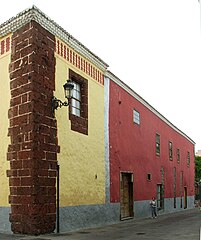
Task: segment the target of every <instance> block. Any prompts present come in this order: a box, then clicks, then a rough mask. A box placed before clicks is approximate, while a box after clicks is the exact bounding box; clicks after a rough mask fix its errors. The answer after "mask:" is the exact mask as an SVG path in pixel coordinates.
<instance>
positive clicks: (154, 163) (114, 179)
mask: <svg viewBox="0 0 201 240" xmlns="http://www.w3.org/2000/svg"><path fill="white" fill-rule="evenodd" d="M109 104H110V105H109V132H110V134H109V136H110V137H109V144H110V180H111V182H110V184H111V186H110V198H111V202H119V201H120V172H121V171H123V172H124V171H125V172H133V174H134V200H135V201H137V200H148V199H150V198H151V197H152V196H153V195H156V184H161V183H162V174H161V167H164V172H165V198H173V197H174V167H176V179H177V183H176V192H177V197H179V196H180V172H181V171H183V187H184V186H187V188H188V196H193V195H194V144H193V143H192V142H190V141H189V140H188V139H187V138H185V137H184V136H182V135H181V134H180V133H178V132H177V131H175V130H174V129H172V128H171V127H170V126H169V125H167V124H166V123H165V122H164V121H162V120H161V119H160V118H159V117H157V116H156V115H155V114H154V113H153V112H151V111H150V110H149V109H148V108H146V107H145V106H144V105H143V104H141V103H140V102H139V101H137V100H136V99H135V98H134V97H133V96H131V95H130V94H129V93H127V92H126V91H125V90H124V89H122V88H121V87H120V86H118V85H117V84H116V83H114V82H113V81H110V103H109ZM133 109H136V110H137V111H138V112H140V125H137V124H134V122H133ZM156 133H158V134H160V145H161V147H160V152H161V153H160V156H157V155H156V143H155V139H156ZM169 141H171V142H172V143H173V160H172V161H171V160H169V148H168V143H169ZM177 148H179V149H180V164H178V163H177V154H176V150H177ZM188 151H189V152H190V160H191V162H190V167H187V152H188ZM147 173H151V174H152V180H151V181H148V180H147Z"/></svg>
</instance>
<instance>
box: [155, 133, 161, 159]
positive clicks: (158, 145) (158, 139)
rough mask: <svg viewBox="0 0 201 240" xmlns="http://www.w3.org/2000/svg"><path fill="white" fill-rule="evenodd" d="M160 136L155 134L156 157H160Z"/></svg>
mask: <svg viewBox="0 0 201 240" xmlns="http://www.w3.org/2000/svg"><path fill="white" fill-rule="evenodd" d="M160 145H161V144H160V135H159V134H156V155H160Z"/></svg>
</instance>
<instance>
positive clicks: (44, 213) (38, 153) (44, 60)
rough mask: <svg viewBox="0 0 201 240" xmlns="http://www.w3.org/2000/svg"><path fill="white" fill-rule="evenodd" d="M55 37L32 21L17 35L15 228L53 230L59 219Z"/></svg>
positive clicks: (12, 175)
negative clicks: (54, 99)
mask: <svg viewBox="0 0 201 240" xmlns="http://www.w3.org/2000/svg"><path fill="white" fill-rule="evenodd" d="M54 47H55V37H54V36H53V35H52V34H50V33H49V32H47V31H46V30H45V29H43V28H42V27H41V26H40V25H39V24H37V23H36V22H34V21H32V22H30V23H28V24H26V25H25V26H24V27H22V28H21V29H19V30H17V31H16V32H15V33H14V34H13V37H12V49H11V63H10V66H9V72H10V90H11V101H10V109H9V114H8V115H9V120H10V127H9V131H8V134H9V136H10V140H11V144H10V145H9V147H8V160H9V161H10V170H8V171H7V176H8V177H9V185H10V196H9V202H10V204H11V214H10V221H11V228H12V231H13V232H14V233H28V234H41V233H48V232H52V231H53V230H54V229H55V222H56V187H55V184H56V175H57V172H56V169H57V151H58V145H57V142H58V141H57V128H56V120H55V119H54V117H53V114H52V110H51V99H52V96H53V90H54V89H55V57H54Z"/></svg>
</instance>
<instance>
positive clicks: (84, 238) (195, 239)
mask: <svg viewBox="0 0 201 240" xmlns="http://www.w3.org/2000/svg"><path fill="white" fill-rule="evenodd" d="M200 227H201V212H200V211H199V210H198V208H195V209H192V210H184V211H182V212H178V213H171V214H166V215H160V216H159V217H158V218H157V219H151V218H145V219H140V220H128V221H123V222H121V223H119V224H114V225H109V226H105V227H101V228H93V229H85V230H80V231H77V232H69V233H63V234H51V235H41V236H25V235H5V234H0V240H120V239H121V240H147V239H149V240H187V239H188V240H200V239H201V238H200Z"/></svg>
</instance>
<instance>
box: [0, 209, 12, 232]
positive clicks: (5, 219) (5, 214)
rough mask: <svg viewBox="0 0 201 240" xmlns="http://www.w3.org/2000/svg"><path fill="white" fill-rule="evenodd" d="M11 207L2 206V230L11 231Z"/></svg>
mask: <svg viewBox="0 0 201 240" xmlns="http://www.w3.org/2000/svg"><path fill="white" fill-rule="evenodd" d="M10 212H11V209H10V207H0V232H2V233H11V224H10V222H9V213H10Z"/></svg>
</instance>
